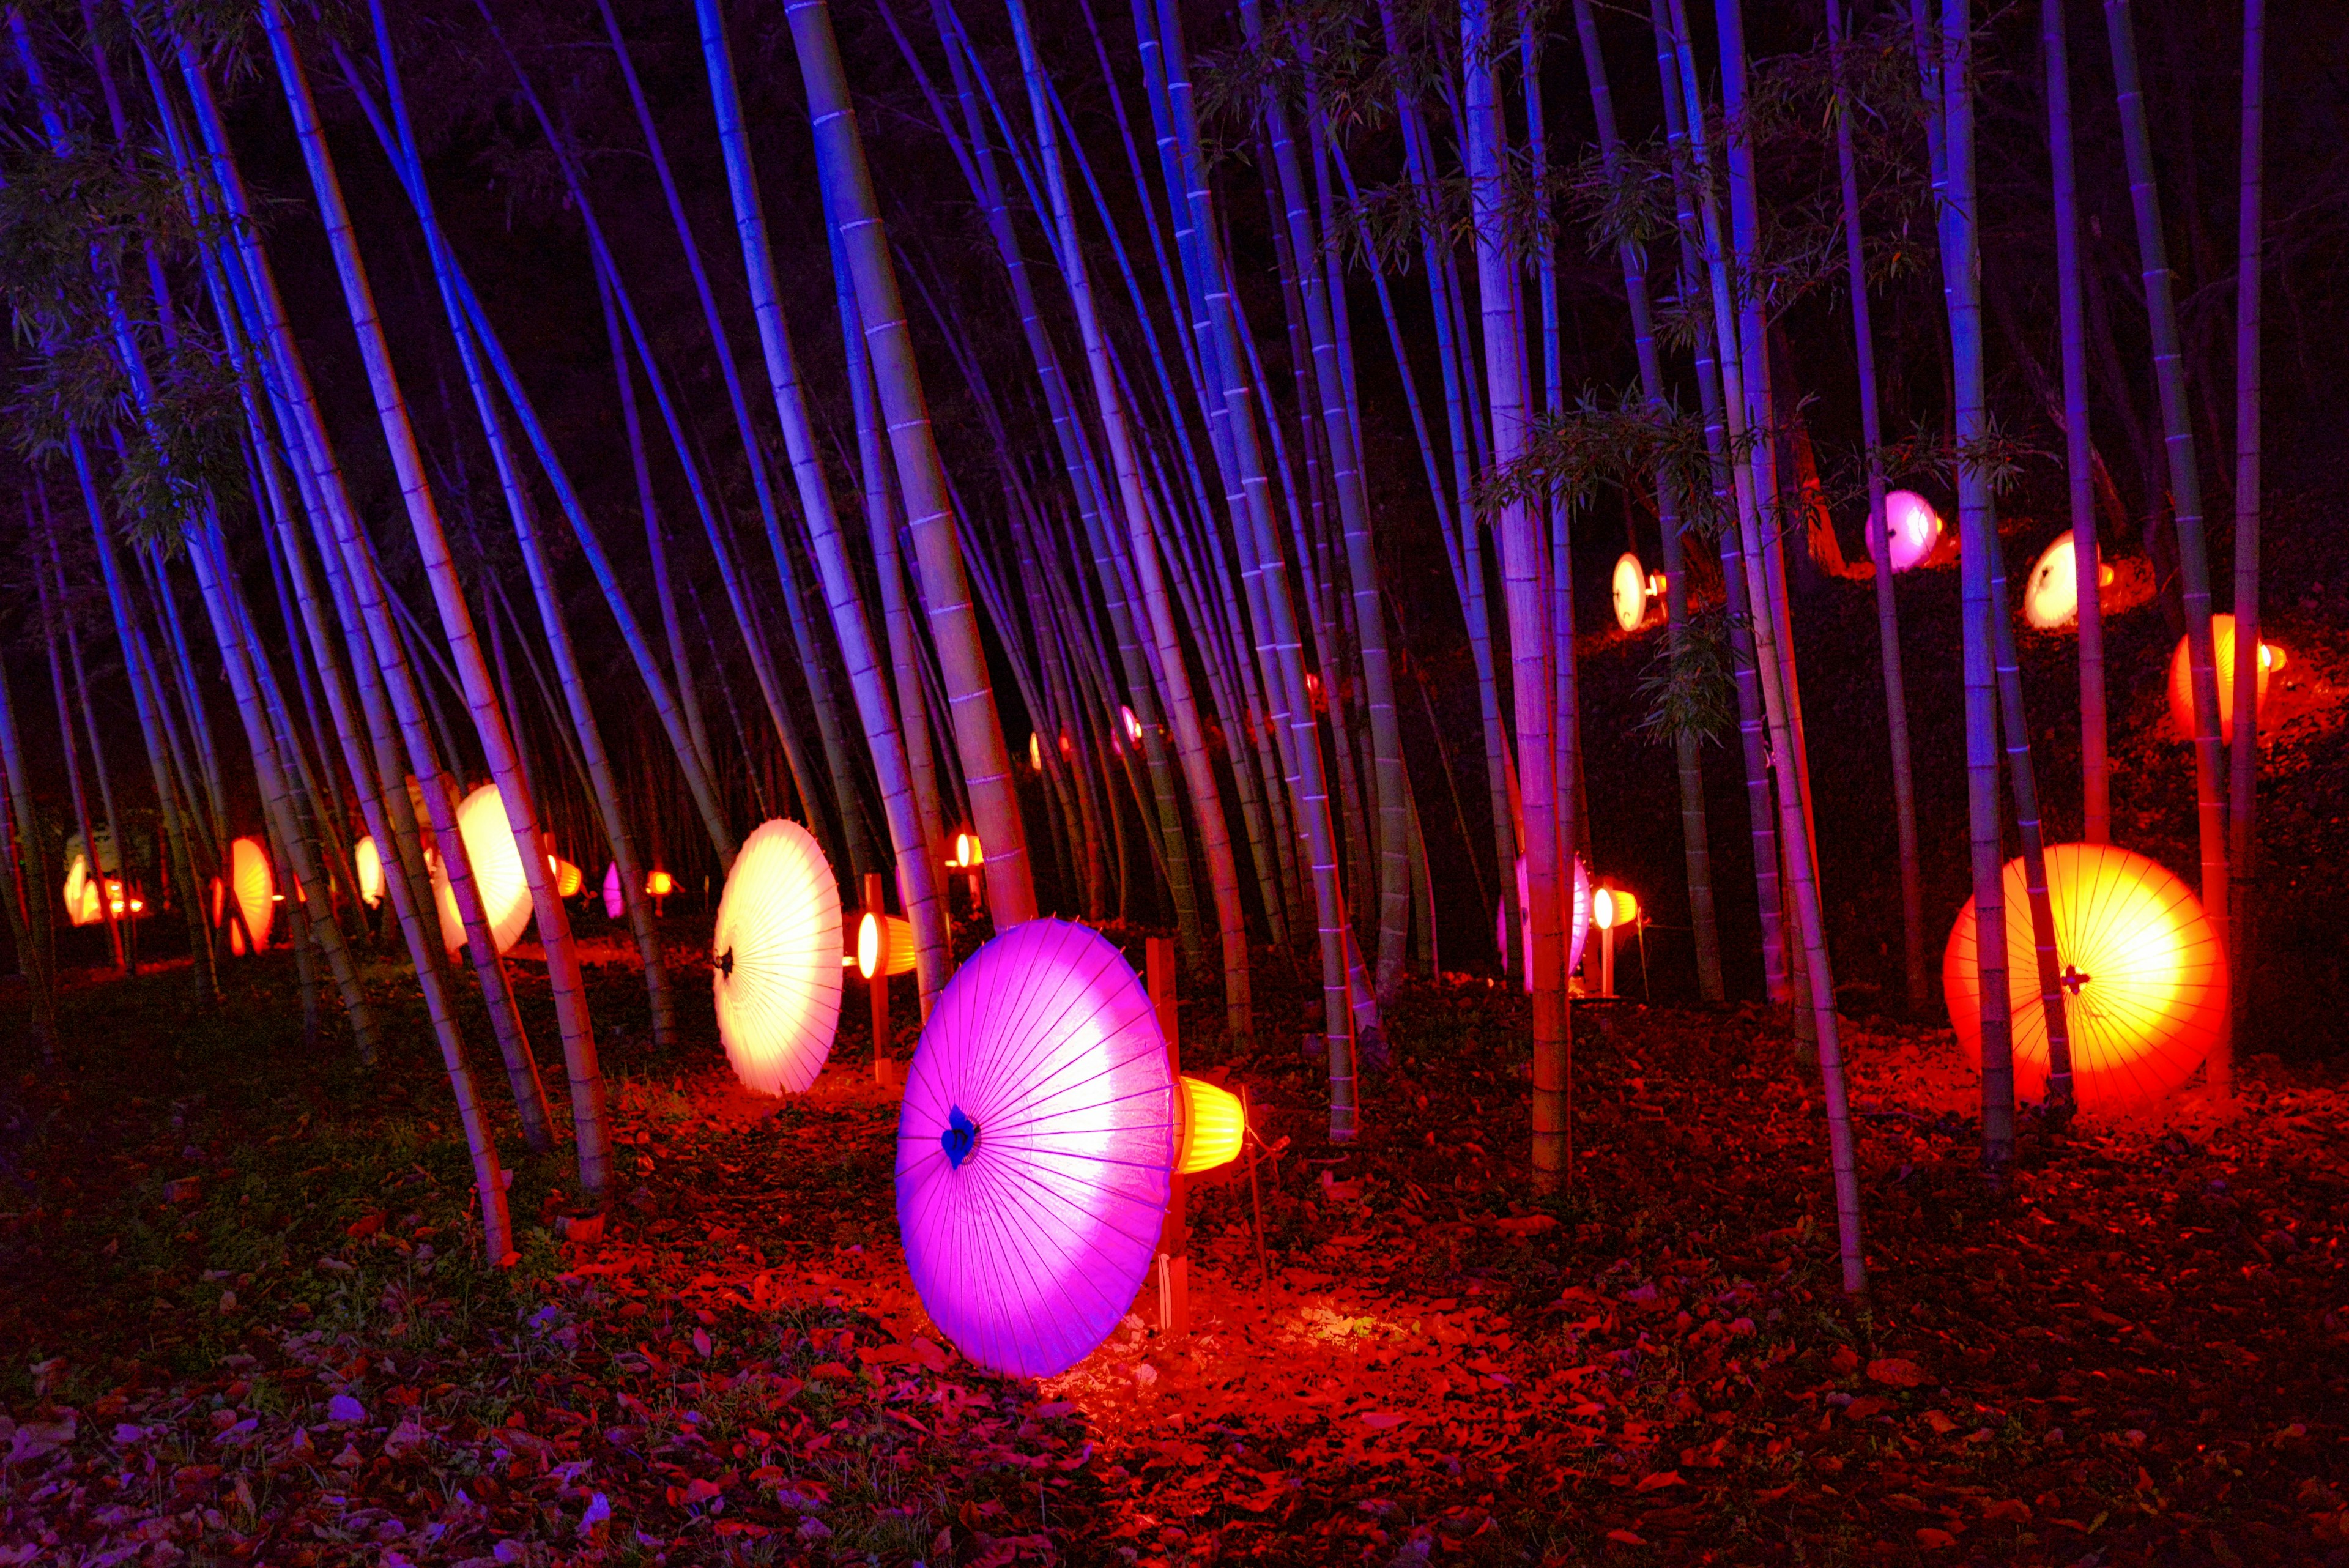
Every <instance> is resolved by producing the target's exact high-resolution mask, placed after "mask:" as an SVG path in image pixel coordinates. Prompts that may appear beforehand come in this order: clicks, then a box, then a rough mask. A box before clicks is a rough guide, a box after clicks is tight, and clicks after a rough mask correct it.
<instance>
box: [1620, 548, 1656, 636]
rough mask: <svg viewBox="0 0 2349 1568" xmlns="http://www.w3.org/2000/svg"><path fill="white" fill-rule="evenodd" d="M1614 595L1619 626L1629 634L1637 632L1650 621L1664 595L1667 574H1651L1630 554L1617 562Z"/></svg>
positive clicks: (1621, 557) (1638, 558)
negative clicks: (1649, 610)
mask: <svg viewBox="0 0 2349 1568" xmlns="http://www.w3.org/2000/svg"><path fill="white" fill-rule="evenodd" d="M1609 591H1610V595H1611V597H1613V599H1614V601H1615V624H1616V625H1617V626H1619V627H1621V628H1623V629H1624V630H1625V631H1637V630H1639V629H1640V626H1641V625H1642V624H1643V623H1644V622H1645V621H1646V620H1647V618H1648V607H1650V606H1651V605H1652V604H1654V603H1655V602H1656V601H1657V600H1658V599H1660V598H1661V597H1663V595H1664V575H1663V574H1662V573H1661V572H1656V573H1653V574H1651V573H1650V572H1649V570H1648V569H1647V568H1646V567H1645V566H1641V565H1640V557H1639V556H1634V555H1630V554H1629V553H1626V554H1625V555H1623V556H1619V558H1618V559H1617V560H1616V562H1615V578H1614V583H1613V586H1612V587H1611V588H1610V590H1609Z"/></svg>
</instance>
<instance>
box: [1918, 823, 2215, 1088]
mask: <svg viewBox="0 0 2349 1568" xmlns="http://www.w3.org/2000/svg"><path fill="white" fill-rule="evenodd" d="M2002 892H2003V896H2004V898H2005V900H2006V954H2007V998H2008V1002H2009V1004H2010V1005H2011V1006H2012V1007H2013V1020H2014V1026H2013V1027H2014V1092H2015V1094H2016V1095H2017V1096H2019V1097H2022V1098H2025V1099H2035V1098H2037V1097H2039V1096H2043V1095H2044V1094H2045V1093H2046V1090H2047V1017H2046V1012H2045V1011H2044V1008H2043V1007H2042V1005H2041V1002H2040V998H2039V974H2038V966H2037V960H2036V957H2035V954H2036V947H2035V944H2034V942H2033V937H2032V932H2031V903H2030V896H2029V892H2028V890H2027V888H2025V887H2024V884H2023V862H2022V861H2021V860H2020V859H2015V860H2010V861H2008V862H2007V863H2006V872H2005V876H2004V877H2003V888H2002ZM2047 898H2048V903H2049V904H2050V906H2051V907H2052V909H2053V913H2054V921H2055V953H2056V959H2057V961H2058V962H2059V963H2060V965H2061V966H2062V972H2063V976H2064V1021H2065V1023H2067V1024H2068V1025H2069V1026H2070V1033H2071V1038H2072V1090H2073V1094H2074V1096H2075V1098H2076V1099H2077V1101H2078V1103H2079V1105H2080V1106H2081V1107H2082V1108H2083V1109H2090V1110H2093V1109H2096V1108H2098V1107H2113V1106H2131V1105H2143V1104H2147V1103H2149V1102H2151V1101H2154V1100H2158V1099H2159V1098H2160V1097H2161V1096H2164V1095H2167V1094H2168V1093H2170V1092H2171V1091H2172V1090H2174V1089H2176V1088H2178V1086H2179V1085H2182V1084H2184V1083H2185V1082H2186V1080H2187V1079H2188V1078H2189V1077H2190V1076H2191V1075H2193V1072H2194V1069H2195V1068H2196V1067H2197V1066H2199V1065H2200V1064H2201V1062H2202V1059H2203V1057H2204V1056H2206V1055H2207V1054H2209V1051H2210V1048H2211V1047H2212V1046H2213V1045H2214V1044H2217V1043H2218V1040H2219V1038H2220V1032H2221V1031H2222V1030H2223V1029H2224V1028H2225V1027H2226V1022H2227V966H2226V961H2225V958H2224V956H2223V955H2222V954H2221V953H2220V949H2219V935H2218V932H2217V930H2216V929H2214V928H2213V927H2212V926H2211V924H2210V919H2209V916H2208V915H2206V914H2204V913H2203V912H2202V906H2201V904H2200V903H2199V902H2198V901H2197V900H2196V899H2195V897H2194V895H2193V894H2192V893H2191V892H2189V891H2188V890H2187V887H2186V884H2185V883H2183V882H2181V881H2179V880H2178V878H2177V877H2174V876H2172V875H2170V873H2169V872H2168V871H2167V870H2165V869H2164V868H2163V867H2159V866H2157V865H2156V864H2154V863H2153V862H2152V861H2150V860H2148V859H2147V858H2146V857H2144V856H2142V855H2136V854H2132V853H2130V852H2129V851H2128V850H2126V849H2116V848H2114V847H2113V846H2110V845H2104V844H2057V845H2052V846H2049V848H2048V850H2047ZM1974 943H1975V935H1974V906H1973V900H1971V898H1970V899H1968V900H1967V901H1966V907H1965V908H1964V909H1961V910H1960V911H1959V913H1958V923H1957V925H1956V927H1955V928H1954V929H1952V930H1951V932H1950V945H1949V950H1948V951H1947V952H1946V953H1945V954H1944V955H1943V957H1942V961H1941V991H1942V995H1943V996H1944V998H1945V999H1946V1000H1947V1001H1948V1002H1949V1006H1950V1022H1951V1024H1952V1025H1954V1026H1955V1028H1956V1029H1957V1033H1958V1044H1959V1045H1960V1047H1961V1048H1962V1049H1963V1050H1964V1051H1965V1053H1966V1054H1967V1055H1968V1056H1969V1057H1971V1059H1972V1060H1973V1062H1974V1064H1975V1065H1976V1067H1977V1069H1979V1068H1980V1065H1981V1063H1982V989H1981V978H1980V974H1979V971H1978V970H1977V968H1976V957H1975V945H1974Z"/></svg>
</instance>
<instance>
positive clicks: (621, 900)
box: [604, 860, 628, 919]
mask: <svg viewBox="0 0 2349 1568" xmlns="http://www.w3.org/2000/svg"><path fill="white" fill-rule="evenodd" d="M627 912H628V895H627V890H626V888H622V887H621V886H620V863H619V862H618V861H616V860H615V861H613V862H612V864H611V866H610V867H609V868H608V869H606V870H605V873H604V913H605V914H606V915H609V916H610V917H611V918H612V919H620V918H621V917H622V916H624V915H626V913H627Z"/></svg>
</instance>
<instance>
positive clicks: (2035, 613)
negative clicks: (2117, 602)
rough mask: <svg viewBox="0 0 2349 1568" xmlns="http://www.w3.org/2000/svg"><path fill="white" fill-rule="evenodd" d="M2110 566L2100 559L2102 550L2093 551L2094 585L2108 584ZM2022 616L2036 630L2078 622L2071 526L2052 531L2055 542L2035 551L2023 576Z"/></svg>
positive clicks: (2077, 564)
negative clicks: (2094, 560)
mask: <svg viewBox="0 0 2349 1568" xmlns="http://www.w3.org/2000/svg"><path fill="white" fill-rule="evenodd" d="M2112 583H2113V569H2112V567H2110V566H2106V564H2105V561H2104V552H2103V551H2102V550H2099V551H2097V552H2096V586H2097V587H2099V588H2107V587H2112ZM2079 619H2080V550H2079V546H2078V545H2075V544H2074V543H2073V542H2072V530H2070V529H2069V528H2066V529H2064V532H2062V533H2061V534H2058V535H2055V542H2054V544H2052V545H2048V546H2047V548H2045V549H2044V550H2042V551H2041V552H2040V553H2039V559H2038V560H2037V561H2036V562H2034V563H2033V566H2032V567H2031V576H2028V577H2026V578H2025V579H2023V620H2024V621H2025V622H2026V623H2028V624H2029V625H2030V626H2032V627H2033V628H2036V629H2038V630H2040V631H2054V630H2056V629H2058V628H2062V627H2067V626H2074V625H2076V624H2078V622H2079Z"/></svg>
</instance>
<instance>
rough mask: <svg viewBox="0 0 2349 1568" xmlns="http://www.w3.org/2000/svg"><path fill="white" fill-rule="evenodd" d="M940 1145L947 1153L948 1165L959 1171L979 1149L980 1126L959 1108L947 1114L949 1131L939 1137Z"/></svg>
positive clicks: (956, 1107)
mask: <svg viewBox="0 0 2349 1568" xmlns="http://www.w3.org/2000/svg"><path fill="white" fill-rule="evenodd" d="M938 1144H939V1146H940V1147H943V1148H944V1149H945V1150H946V1151H947V1163H949V1164H951V1165H952V1166H953V1167H954V1168H956V1169H957V1170H959V1169H961V1168H962V1162H963V1161H964V1160H966V1159H968V1158H970V1157H971V1154H972V1152H973V1151H974V1150H976V1149H977V1148H978V1123H977V1122H975V1121H973V1120H971V1119H970V1117H968V1116H965V1115H964V1114H963V1108H962V1107H961V1106H955V1107H954V1108H953V1109H952V1110H950V1111H948V1112H947V1130H946V1131H944V1132H942V1133H940V1134H939V1135H938Z"/></svg>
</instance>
